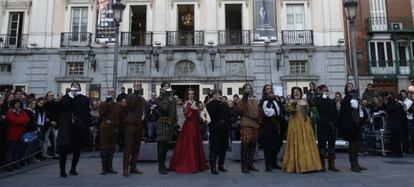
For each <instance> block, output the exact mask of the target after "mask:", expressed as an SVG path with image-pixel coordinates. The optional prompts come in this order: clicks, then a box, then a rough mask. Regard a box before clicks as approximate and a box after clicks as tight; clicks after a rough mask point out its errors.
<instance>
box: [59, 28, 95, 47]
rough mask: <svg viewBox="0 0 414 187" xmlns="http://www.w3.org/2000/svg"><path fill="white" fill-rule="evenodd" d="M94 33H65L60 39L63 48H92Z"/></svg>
mask: <svg viewBox="0 0 414 187" xmlns="http://www.w3.org/2000/svg"><path fill="white" fill-rule="evenodd" d="M91 42H92V33H89V32H63V33H61V37H60V46H61V47H90V46H91Z"/></svg>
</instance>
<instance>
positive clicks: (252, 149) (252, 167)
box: [249, 143, 259, 171]
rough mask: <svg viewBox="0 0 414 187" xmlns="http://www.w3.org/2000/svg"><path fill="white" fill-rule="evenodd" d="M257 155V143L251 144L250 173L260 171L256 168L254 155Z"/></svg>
mask: <svg viewBox="0 0 414 187" xmlns="http://www.w3.org/2000/svg"><path fill="white" fill-rule="evenodd" d="M255 153H256V143H251V144H250V145H249V170H250V171H259V170H258V169H257V168H256V167H254V164H253V163H254V155H255Z"/></svg>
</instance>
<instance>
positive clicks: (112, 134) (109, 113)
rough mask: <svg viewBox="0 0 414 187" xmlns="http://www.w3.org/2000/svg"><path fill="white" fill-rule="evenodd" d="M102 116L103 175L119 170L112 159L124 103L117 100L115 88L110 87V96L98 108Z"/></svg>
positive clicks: (100, 148) (101, 148) (101, 149)
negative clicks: (113, 165) (115, 167)
mask: <svg viewBox="0 0 414 187" xmlns="http://www.w3.org/2000/svg"><path fill="white" fill-rule="evenodd" d="M98 112H99V114H100V116H101V119H102V121H101V124H100V125H99V129H100V133H99V139H100V140H99V143H100V147H99V150H100V152H101V164H102V172H101V175H105V174H107V173H110V174H116V173H117V172H116V171H115V170H114V169H113V167H112V161H113V158H114V152H115V146H116V140H117V138H118V137H117V135H118V133H117V131H118V128H119V124H120V119H121V114H122V105H121V104H120V103H118V102H116V98H115V90H114V89H113V88H110V89H109V90H108V96H107V97H106V100H105V102H104V103H101V105H100V106H99V110H98Z"/></svg>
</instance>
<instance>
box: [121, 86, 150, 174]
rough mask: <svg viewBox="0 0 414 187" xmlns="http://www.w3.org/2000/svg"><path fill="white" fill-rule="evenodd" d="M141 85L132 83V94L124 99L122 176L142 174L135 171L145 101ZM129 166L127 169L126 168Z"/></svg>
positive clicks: (142, 127)
mask: <svg viewBox="0 0 414 187" xmlns="http://www.w3.org/2000/svg"><path fill="white" fill-rule="evenodd" d="M142 91H143V90H142V83H141V82H134V92H133V93H132V94H128V95H127V97H126V107H125V111H124V112H125V118H123V119H122V123H123V124H124V125H125V127H124V131H125V134H124V136H125V147H124V157H123V169H124V170H123V175H124V176H125V177H128V176H129V172H131V173H133V174H142V172H141V171H140V170H138V169H137V161H138V157H139V151H140V147H141V138H142V135H143V129H144V118H145V104H146V102H145V99H144V98H143V97H142ZM128 166H129V167H128Z"/></svg>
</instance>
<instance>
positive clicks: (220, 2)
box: [217, 0, 249, 7]
mask: <svg viewBox="0 0 414 187" xmlns="http://www.w3.org/2000/svg"><path fill="white" fill-rule="evenodd" d="M241 1H244V3H245V4H246V7H248V6H249V0H218V1H217V2H218V4H219V6H220V7H221V5H222V4H223V3H225V2H241Z"/></svg>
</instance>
